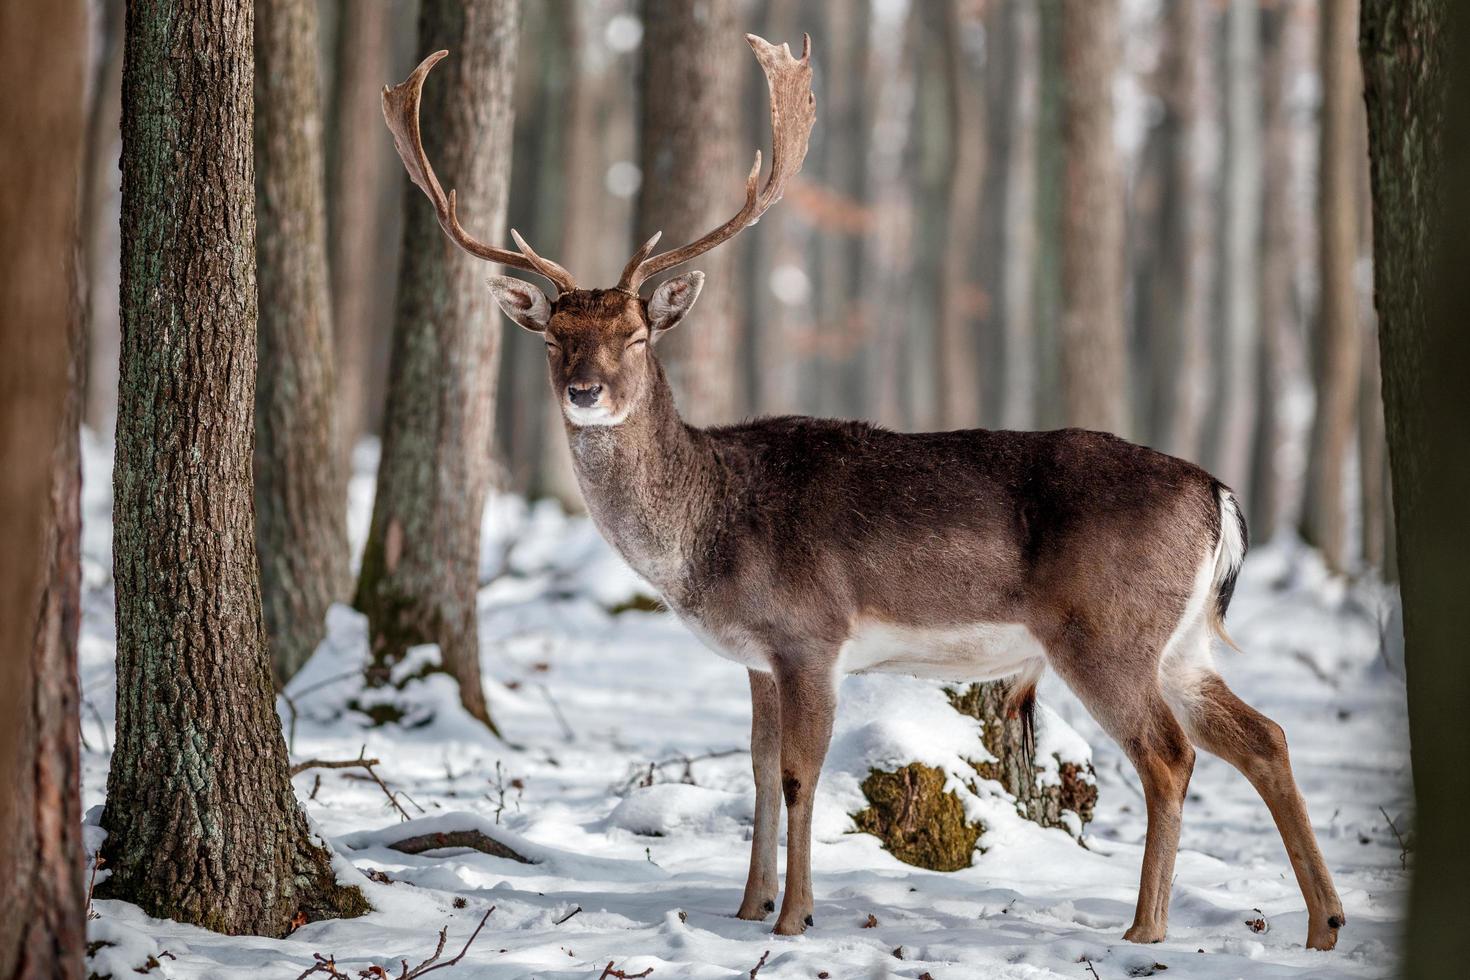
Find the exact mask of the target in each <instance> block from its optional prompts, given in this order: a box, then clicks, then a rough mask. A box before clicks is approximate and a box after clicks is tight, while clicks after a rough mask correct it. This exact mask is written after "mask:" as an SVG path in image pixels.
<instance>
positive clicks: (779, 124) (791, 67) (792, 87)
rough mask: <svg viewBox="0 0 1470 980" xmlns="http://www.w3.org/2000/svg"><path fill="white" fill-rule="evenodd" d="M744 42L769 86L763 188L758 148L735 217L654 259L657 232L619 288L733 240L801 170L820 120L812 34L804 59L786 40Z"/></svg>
mask: <svg viewBox="0 0 1470 980" xmlns="http://www.w3.org/2000/svg"><path fill="white" fill-rule="evenodd" d="M745 40H746V41H748V42H749V43H750V48H751V50H752V51H754V52H755V58H756V60H757V61H759V62H760V65H761V70H762V71H763V72H765V74H766V84H767V85H768V86H769V87H770V90H771V144H772V146H771V173H770V175H769V176H768V177H767V178H766V185H765V187H762V188H760V189H759V190H757V182H758V180H759V178H760V172H761V153H760V151H759V150H756V151H755V166H753V167H751V168H750V175H749V176H748V177H746V178H745V205H744V206H743V207H742V208H741V209H740V210H739V211H738V212H736V214H735V216H734V217H733V218H731V219H730V220H729V221H727V222H725V223H724V224H723V225H720V227H718V228H716V229H715V230H714V231H712V232H710V233H709V234H707V235H705V236H704V237H703V238H700V239H699V240H697V241H693V242H690V243H689V244H688V245H685V246H684V247H683V248H677V249H673V250H671V251H668V252H664V253H662V254H660V255H654V256H653V257H652V258H650V257H649V256H650V255H651V254H652V252H653V247H654V246H655V245H657V244H658V239H659V235H660V234H662V232H660V233H658V234H655V235H654V236H653V237H652V238H650V239H649V240H648V241H647V242H645V243H644V244H643V247H642V248H640V249H638V251H637V252H634V253H633V257H632V258H631V259H629V260H628V264H627V266H626V267H624V269H623V277H622V279H620V280H619V281H618V288H619V289H622V290H625V291H627V292H631V293H636V292H637V291H638V287H639V286H641V285H642V284H643V283H644V282H645V281H646V280H647V279H648V278H649V277H651V276H656V275H658V274H659V273H660V272H667V271H668V270H669V269H672V268H673V267H674V266H676V265H682V264H683V263H685V262H688V261H689V260H690V259H692V258H694V257H695V256H698V255H703V254H704V253H705V252H708V251H709V250H710V249H712V248H714V247H715V246H716V245H719V244H720V243H721V242H724V241H727V240H729V239H731V238H734V237H735V236H736V235H737V234H739V233H740V231H741V230H742V229H744V228H748V227H750V226H751V225H753V224H755V223H756V221H758V220H759V219H760V216H761V215H763V214H765V213H766V209H767V208H769V207H770V206H771V205H772V204H775V203H776V202H777V201H779V200H781V195H782V194H784V193H785V191H786V184H787V182H788V181H789V180H790V179H791V178H792V177H793V176H795V175H796V173H797V172H798V171H799V170H801V164H802V161H804V160H805V159H806V150H807V141H808V140H809V139H810V137H811V133H812V124H813V123H815V122H816V119H817V100H816V97H815V96H814V95H812V62H811V54H812V39H811V35H809V34H803V35H802V46H801V57H800V58H794V57H792V55H791V48H790V47H788V46H787V45H785V44H783V45H781V46H780V47H777V46H776V45H774V44H772V43H770V42H769V41H767V40H765V39H764V38H760V37H756V36H755V35H754V34H747V35H745Z"/></svg>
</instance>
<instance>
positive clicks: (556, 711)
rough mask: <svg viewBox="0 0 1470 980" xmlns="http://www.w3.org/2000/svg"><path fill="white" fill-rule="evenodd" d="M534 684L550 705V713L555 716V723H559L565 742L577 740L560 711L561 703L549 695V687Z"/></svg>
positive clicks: (575, 734)
mask: <svg viewBox="0 0 1470 980" xmlns="http://www.w3.org/2000/svg"><path fill="white" fill-rule="evenodd" d="M536 686H537V687H539V688H541V693H542V695H543V696H545V698H546V703H547V704H549V705H551V713H552V714H553V715H555V716H556V722H557V724H559V725H561V730H562V733H563V734H564V735H565V736H566V740H567V742H568V743H571V742H575V741H576V740H577V733H576V732H574V731H572V726H571V725H569V724H567V718H566V715H564V714H562V713H561V705H559V704H557V703H556V698H554V697H552V696H551V688H549V687H547V686H546V685H545V684H541V683H538V684H537V685H536Z"/></svg>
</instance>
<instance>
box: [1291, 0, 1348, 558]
mask: <svg viewBox="0 0 1470 980" xmlns="http://www.w3.org/2000/svg"><path fill="white" fill-rule="evenodd" d="M1357 6H1358V5H1357V0H1341V2H1337V3H1327V4H1323V5H1322V12H1321V18H1322V40H1321V47H1320V51H1319V57H1320V58H1321V63H1322V141H1321V151H1320V153H1319V156H1318V163H1317V166H1318V176H1317V213H1318V221H1319V227H1318V253H1319V257H1318V263H1319V272H1320V277H1321V279H1320V281H1321V289H1320V292H1319V298H1318V302H1319V308H1318V311H1317V325H1316V337H1315V342H1314V345H1313V347H1314V355H1315V356H1314V358H1313V361H1314V369H1313V374H1314V376H1315V380H1316V386H1317V409H1316V416H1315V418H1314V419H1313V423H1312V441H1311V454H1310V456H1309V460H1308V467H1307V490H1306V499H1305V504H1304V508H1303V512H1302V536H1303V537H1304V538H1305V539H1306V540H1307V541H1308V542H1309V543H1311V544H1313V545H1315V546H1316V547H1317V548H1319V549H1320V550H1321V552H1322V557H1323V558H1324V559H1325V560H1326V562H1327V564H1328V567H1330V568H1332V569H1334V570H1336V571H1343V570H1345V569H1346V566H1347V561H1348V557H1349V555H1348V539H1347V499H1346V497H1345V495H1344V492H1343V491H1344V488H1345V487H1346V486H1347V473H1348V469H1347V466H1348V460H1349V458H1350V457H1349V454H1350V453H1351V452H1352V447H1353V442H1354V435H1355V433H1356V431H1357V413H1358V386H1359V384H1360V381H1359V376H1358V373H1359V360H1360V358H1361V352H1362V338H1361V336H1360V329H1361V328H1360V327H1359V324H1358V297H1357V291H1356V289H1355V288H1354V285H1353V266H1354V264H1355V263H1356V261H1357V255H1358V227H1357V214H1358V206H1357V179H1358V165H1357V161H1358V157H1357V148H1358V140H1357V126H1358V125H1359V123H1358V119H1359V113H1360V112H1361V109H1360V108H1359V101H1358V98H1359V93H1360V92H1361V91H1362V79H1361V76H1360V74H1359V68H1358V63H1357V59H1356V57H1355V54H1354V52H1355V50H1356V46H1355V37H1356V34H1357Z"/></svg>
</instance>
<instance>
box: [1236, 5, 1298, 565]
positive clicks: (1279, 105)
mask: <svg viewBox="0 0 1470 980" xmlns="http://www.w3.org/2000/svg"><path fill="white" fill-rule="evenodd" d="M1293 11H1294V5H1292V4H1289V3H1278V4H1273V5H1271V6H1268V7H1264V8H1262V10H1261V130H1262V165H1261V172H1262V177H1263V180H1262V186H1261V248H1260V270H1259V279H1258V282H1259V289H1260V294H1259V300H1258V303H1257V308H1258V310H1259V324H1260V331H1259V335H1258V336H1257V339H1256V373H1257V382H1258V384H1259V385H1260V393H1259V397H1258V398H1257V400H1256V421H1255V434H1254V436H1253V438H1252V443H1251V454H1252V455H1251V481H1250V493H1249V494H1248V495H1247V496H1246V503H1247V506H1248V507H1249V509H1250V526H1251V533H1252V535H1254V536H1255V537H1256V538H1257V539H1258V540H1261V541H1269V540H1270V539H1271V538H1272V537H1273V536H1274V535H1275V534H1276V527H1277V521H1278V519H1279V518H1280V516H1281V504H1282V487H1281V474H1280V461H1279V454H1280V451H1281V438H1282V432H1281V420H1280V413H1281V402H1282V398H1283V396H1284V393H1285V386H1286V376H1285V374H1286V372H1285V365H1284V362H1285V359H1286V352H1285V350H1284V348H1285V344H1286V337H1287V334H1288V332H1290V331H1291V330H1292V329H1293V328H1294V326H1295V322H1296V319H1297V316H1296V303H1295V298H1294V295H1293V276H1292V256H1293V254H1294V253H1295V251H1296V236H1295V229H1294V227H1293V221H1292V212H1291V181H1292V175H1293V173H1294V169H1295V168H1294V165H1293V154H1292V151H1291V139H1292V128H1291V118H1290V115H1289V113H1288V105H1289V93H1288V85H1289V82H1290V73H1289V71H1288V65H1289V63H1290V52H1291V47H1290V45H1289V44H1288V36H1287V35H1288V32H1289V29H1290V26H1291V21H1292V18H1293V16H1294V13H1293Z"/></svg>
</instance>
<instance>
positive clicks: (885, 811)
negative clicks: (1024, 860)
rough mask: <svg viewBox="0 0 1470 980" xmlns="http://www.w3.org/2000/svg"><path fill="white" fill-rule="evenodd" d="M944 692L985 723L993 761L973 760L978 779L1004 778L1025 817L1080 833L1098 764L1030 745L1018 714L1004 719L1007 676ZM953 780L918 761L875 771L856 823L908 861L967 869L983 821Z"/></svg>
mask: <svg viewBox="0 0 1470 980" xmlns="http://www.w3.org/2000/svg"><path fill="white" fill-rule="evenodd" d="M946 693H947V695H948V697H949V702H950V705H951V706H952V707H953V708H954V709H955V710H956V711H958V712H960V713H961V714H965V715H969V716H970V717H972V718H975V719H977V720H978V721H980V722H982V723H983V724H984V730H983V732H982V734H981V740H982V742H983V745H984V751H985V753H987V754H989V756H990V761H987V762H983V763H979V764H976V765H975V766H974V769H975V772H974V775H975V777H976V778H977V779H986V780H994V781H995V782H997V783H999V784H1000V785H1001V787H1002V788H1004V789H1005V791H1006V792H1007V793H1009V794H1010V795H1011V796H1012V797H1013V798H1014V799H1015V803H1016V809H1017V811H1018V812H1019V813H1020V814H1021V816H1023V817H1025V818H1026V819H1027V820H1031V821H1033V822H1035V823H1037V824H1040V825H1041V826H1043V827H1063V828H1065V829H1066V830H1067V831H1068V832H1070V833H1073V834H1074V835H1076V836H1077V837H1079V838H1080V837H1081V834H1082V830H1083V829H1084V828H1085V827H1086V825H1087V823H1088V822H1089V821H1090V820H1091V819H1092V814H1093V808H1094V806H1095V805H1096V803H1097V781H1096V778H1095V776H1094V773H1093V771H1092V766H1091V765H1090V764H1087V763H1078V762H1074V761H1067V760H1064V759H1060V758H1057V759H1054V760H1036V759H1033V758H1032V757H1031V755H1030V754H1029V753H1028V752H1027V751H1026V746H1025V743H1024V737H1023V733H1022V726H1021V722H1020V720H1019V719H1016V718H1007V717H1006V713H1005V700H1006V693H1007V685H1006V684H1005V682H996V683H989V684H971V685H970V686H969V687H967V688H965V689H964V690H963V691H960V690H954V689H951V690H948V691H947V692H946ZM980 754H981V753H979V752H977V753H976V755H977V756H978V755H980ZM1038 761H1043V762H1051V763H1054V764H1055V766H1056V775H1057V778H1056V779H1055V781H1053V780H1052V779H1050V778H1043V777H1042V775H1041V774H1042V767H1041V766H1039V765H1037V762H1038ZM968 781H969V780H967V782H968ZM947 783H948V777H947V776H946V774H945V772H944V771H943V770H941V769H938V768H935V767H933V766H928V765H925V764H923V763H919V762H912V763H909V764H908V765H906V766H903V767H901V768H899V769H895V770H880V769H874V770H872V771H870V772H869V774H868V777H867V778H866V779H864V780H863V783H862V790H863V796H864V797H865V798H866V799H867V801H868V806H867V807H865V808H864V809H862V810H861V811H859V812H857V813H855V814H853V821H854V823H855V824H856V825H857V828H858V830H860V831H863V832H864V833H869V834H873V835H874V836H876V837H878V838H879V839H881V840H882V841H883V846H884V847H885V848H887V850H888V851H889V852H890V853H891V854H893V856H894V857H896V858H898V859H899V860H900V861H903V862H904V863H906V864H912V865H916V866H918V867H921V868H929V869H930V870H933V871H957V870H959V869H961V868H968V867H969V866H970V864H971V862H972V861H973V859H974V852H975V844H976V842H977V841H978V840H979V838H980V835H981V834H982V833H984V831H985V826H984V825H983V824H981V823H977V822H974V821H972V820H971V819H970V818H968V817H967V816H966V815H965V810H964V806H963V804H962V803H961V801H960V799H959V797H958V796H956V795H955V794H954V793H953V792H950V791H947V790H946V789H945V786H946V785H947Z"/></svg>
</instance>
